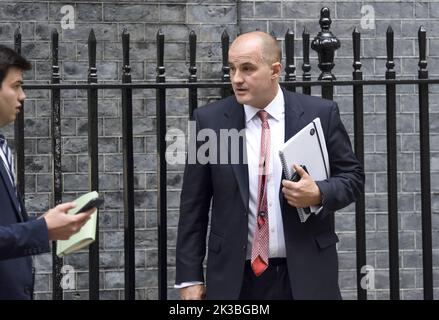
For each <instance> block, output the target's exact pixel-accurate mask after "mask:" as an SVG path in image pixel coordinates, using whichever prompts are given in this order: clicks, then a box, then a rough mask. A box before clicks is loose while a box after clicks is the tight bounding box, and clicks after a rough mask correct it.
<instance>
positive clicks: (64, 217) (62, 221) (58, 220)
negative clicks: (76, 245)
mask: <svg viewBox="0 0 439 320" xmlns="http://www.w3.org/2000/svg"><path fill="white" fill-rule="evenodd" d="M75 206H76V204H75V203H74V202H67V203H62V204H59V205H57V206H56V207H55V208H52V209H50V210H49V211H47V212H46V213H45V214H44V215H43V216H42V217H41V218H44V219H45V220H46V224H47V229H48V231H49V240H67V239H69V238H70V237H71V236H72V235H74V234H75V233H77V232H78V231H79V230H81V228H82V226H83V225H84V224H85V223H86V222H87V221H88V219H90V216H91V215H92V214H93V213H94V212H95V211H96V208H92V209H90V210H88V211H85V212H81V213H78V214H75V215H68V214H66V213H67V211H69V210H70V209H72V208H74V207H75Z"/></svg>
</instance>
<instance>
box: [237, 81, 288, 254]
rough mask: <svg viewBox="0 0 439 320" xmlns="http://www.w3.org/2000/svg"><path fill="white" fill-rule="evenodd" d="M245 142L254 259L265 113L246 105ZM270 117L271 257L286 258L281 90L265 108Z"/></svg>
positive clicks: (283, 119) (248, 246)
mask: <svg viewBox="0 0 439 320" xmlns="http://www.w3.org/2000/svg"><path fill="white" fill-rule="evenodd" d="M244 110H245V138H246V144H247V159H248V178H249V195H250V197H249V209H250V213H249V216H248V244H247V259H248V260H250V258H251V251H252V244H253V235H254V232H255V228H256V212H257V194H258V172H259V170H258V167H259V158H260V152H261V134H262V121H261V119H260V118H259V116H258V115H257V113H258V111H260V110H261V109H259V108H255V107H252V106H249V105H244ZM264 110H265V111H266V112H267V113H268V125H269V126H270V163H269V170H268V172H269V173H268V177H267V202H268V226H269V250H270V251H269V257H270V258H277V257H280V258H285V257H286V251H285V237H284V229H283V221H282V211H281V207H280V202H279V191H280V185H281V179H282V164H281V162H280V158H279V149H280V147H281V146H282V145H283V144H284V141H285V102H284V96H283V92H282V90H281V89H280V87H279V88H278V91H277V95H276V96H275V97H274V99H273V100H272V101H271V102H270V103H269V104H268V105H267V106H266V107H265V108H264Z"/></svg>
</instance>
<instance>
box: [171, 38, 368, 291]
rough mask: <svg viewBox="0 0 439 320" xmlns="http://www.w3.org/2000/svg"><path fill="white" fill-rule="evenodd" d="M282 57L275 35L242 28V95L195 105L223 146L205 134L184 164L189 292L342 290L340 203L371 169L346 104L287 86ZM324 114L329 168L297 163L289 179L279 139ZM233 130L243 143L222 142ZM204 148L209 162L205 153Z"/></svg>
mask: <svg viewBox="0 0 439 320" xmlns="http://www.w3.org/2000/svg"><path fill="white" fill-rule="evenodd" d="M280 61H281V50H280V48H279V46H278V44H277V41H276V39H274V38H273V37H271V36H270V35H268V34H266V33H263V32H251V33H246V34H243V35H241V36H239V37H238V38H237V39H236V40H235V41H234V42H233V43H232V45H231V46H230V50H229V64H230V77H231V82H232V86H233V90H234V92H235V95H234V96H232V97H228V98H226V99H223V100H220V101H217V102H214V103H212V104H209V105H207V106H205V107H202V108H199V109H198V110H196V111H195V112H194V119H195V121H196V130H197V132H201V130H210V131H212V132H214V133H215V135H216V137H217V141H216V144H215V142H214V143H213V144H210V145H211V146H212V145H215V146H217V147H218V148H217V150H218V153H217V154H215V153H214V152H213V151H212V150H210V149H209V150H208V151H206V148H205V146H203V143H202V142H200V141H197V146H196V151H197V159H195V161H193V162H192V163H191V162H190V161H189V162H188V163H187V164H186V168H185V173H184V181H183V188H182V193H181V203H180V220H179V224H178V237H177V251H176V286H175V287H176V288H180V296H181V297H182V299H202V298H204V297H205V296H206V297H207V298H208V299H340V298H341V295H340V290H339V286H338V259H337V251H336V243H337V242H338V237H337V235H336V234H335V232H334V212H335V211H336V210H339V209H341V208H343V207H346V206H347V205H349V204H350V203H352V202H353V201H355V199H356V197H357V196H358V195H359V194H360V192H361V191H362V189H363V186H364V173H363V169H362V167H361V165H360V164H359V162H358V160H357V159H356V157H355V155H354V153H353V151H352V147H351V144H350V140H349V137H348V135H347V133H346V130H345V128H344V126H343V124H342V122H341V120H340V115H339V110H338V106H337V104H336V103H335V102H332V101H329V100H324V99H320V98H317V97H311V96H307V95H302V94H298V93H293V92H288V91H286V90H283V89H281V88H280V87H279V84H278V81H279V77H280V73H281V70H282V66H281V64H280ZM316 117H320V120H321V123H322V127H323V131H324V135H325V139H326V143H327V149H328V154H329V161H330V178H329V179H326V180H323V181H314V180H313V179H312V178H311V177H310V176H309V175H308V174H307V173H306V172H305V171H304V170H303V169H301V168H300V167H298V166H297V164H296V165H295V166H294V168H295V170H296V171H298V173H299V174H300V176H301V180H300V181H298V182H292V181H287V180H282V169H281V163H280V160H279V156H278V150H279V148H280V147H281V145H282V144H283V142H284V141H287V140H288V139H289V138H290V137H292V136H293V135H294V134H296V133H297V132H298V131H299V130H300V129H302V128H303V127H305V126H306V125H307V124H309V123H310V122H311V121H312V120H313V119H315V118H316ZM224 130H225V131H230V132H233V131H235V132H242V133H243V134H242V135H241V137H242V138H243V139H239V143H237V144H236V145H237V146H238V148H233V147H230V145H229V147H228V149H227V148H221V143H222V142H224V137H223V136H222V134H223V133H224ZM223 135H224V134H223ZM227 139H228V138H227ZM209 143H211V141H209ZM236 145H235V146H236ZM201 146H203V148H200V147H201ZM236 149H237V150H238V151H236ZM190 150H191V147H189V152H190ZM200 150H203V152H198V151H200ZM204 151H206V152H205V153H204ZM224 152H226V153H228V154H226V155H224V154H221V153H224ZM234 152H235V153H236V152H238V158H239V161H235V163H234V162H233V161H231V160H233V159H237V157H236V154H234ZM298 152H300V150H298ZM205 155H206V156H207V157H208V158H209V159H210V161H209V162H207V163H206V161H204V159H203V161H200V156H201V157H203V156H205ZM189 157H190V155H189ZM224 159H227V160H229V162H228V163H224ZM221 160H223V161H221ZM211 201H212V212H211V218H210V234H209V239H208V258H207V270H206V281H204V276H203V261H204V258H205V253H206V235H207V230H208V224H209V208H210V205H211ZM309 206H320V209H319V210H318V211H317V212H316V213H315V214H312V216H311V217H309V218H308V220H307V221H306V222H305V223H301V222H300V220H299V217H298V213H297V209H296V208H303V207H309Z"/></svg>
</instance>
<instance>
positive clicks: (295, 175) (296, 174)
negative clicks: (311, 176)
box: [290, 164, 308, 182]
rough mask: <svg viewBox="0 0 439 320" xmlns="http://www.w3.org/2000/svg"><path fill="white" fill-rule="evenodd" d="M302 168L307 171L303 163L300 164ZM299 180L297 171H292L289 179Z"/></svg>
mask: <svg viewBox="0 0 439 320" xmlns="http://www.w3.org/2000/svg"><path fill="white" fill-rule="evenodd" d="M300 167H302V169H303V170H305V172H306V173H308V170H307V169H306V166H305V165H304V164H303V165H302V164H301V165H300ZM299 180H300V175H299V173H298V172H297V171H294V173H293V176H292V177H291V179H290V181H293V182H297V181H299Z"/></svg>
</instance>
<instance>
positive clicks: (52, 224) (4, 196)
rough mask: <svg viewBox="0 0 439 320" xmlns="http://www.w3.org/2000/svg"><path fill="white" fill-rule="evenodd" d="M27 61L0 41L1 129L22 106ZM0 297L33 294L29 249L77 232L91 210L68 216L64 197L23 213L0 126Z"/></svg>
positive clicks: (68, 205)
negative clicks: (38, 211)
mask: <svg viewBox="0 0 439 320" xmlns="http://www.w3.org/2000/svg"><path fill="white" fill-rule="evenodd" d="M30 68H31V65H30V63H29V62H28V61H27V60H26V59H24V58H23V57H22V56H20V55H19V54H17V53H16V52H15V51H14V50H12V49H10V48H8V47H5V46H2V45H0V130H1V128H3V127H4V126H5V125H7V124H9V123H11V122H13V121H14V120H15V118H16V115H17V113H18V112H20V109H21V108H22V104H23V101H24V100H25V98H26V95H25V94H24V92H23V89H22V84H23V71H26V70H29V69H30ZM0 207H1V209H0V300H2V299H26V300H27V299H32V298H33V287H34V270H33V264H32V257H31V255H35V254H40V253H45V252H49V251H50V243H49V241H50V240H66V239H68V238H70V237H71V236H72V235H73V234H75V233H76V232H78V231H79V230H80V229H81V227H82V226H83V225H84V224H85V223H86V222H87V221H88V219H90V215H91V214H93V212H95V211H96V208H92V209H90V210H89V211H87V212H83V213H79V214H77V215H74V216H71V215H67V214H66V212H67V211H68V210H70V209H71V208H74V207H75V203H74V202H68V203H63V204H60V205H58V206H56V207H55V208H53V209H50V210H49V211H47V212H46V213H45V214H44V215H42V216H41V217H40V218H38V219H35V218H32V217H29V216H28V215H27V213H26V210H25V207H24V203H23V201H22V198H21V196H20V191H19V190H18V188H17V185H16V183H15V173H14V161H13V157H12V153H11V149H10V148H9V146H8V145H7V142H6V139H5V137H4V135H3V134H2V133H1V131H0Z"/></svg>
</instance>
